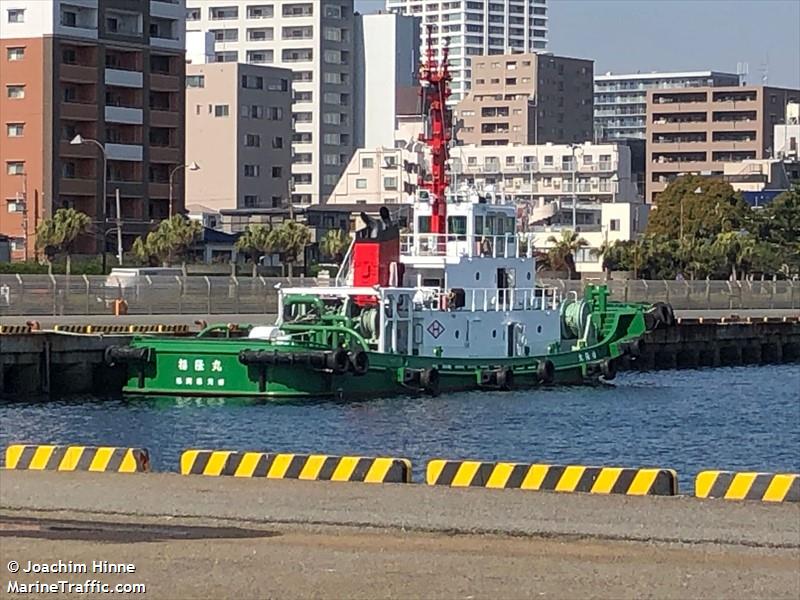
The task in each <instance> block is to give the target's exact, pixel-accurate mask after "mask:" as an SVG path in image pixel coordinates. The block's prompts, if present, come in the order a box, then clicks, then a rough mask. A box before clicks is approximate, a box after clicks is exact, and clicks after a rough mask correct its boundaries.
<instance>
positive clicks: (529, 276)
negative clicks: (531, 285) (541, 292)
mask: <svg viewBox="0 0 800 600" xmlns="http://www.w3.org/2000/svg"><path fill="white" fill-rule="evenodd" d="M527 276H528V281H530V280H531V274H530V273H528V274H527Z"/></svg>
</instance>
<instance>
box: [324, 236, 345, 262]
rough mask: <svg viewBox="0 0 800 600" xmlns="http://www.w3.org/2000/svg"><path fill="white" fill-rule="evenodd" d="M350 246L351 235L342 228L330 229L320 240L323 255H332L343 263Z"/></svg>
mask: <svg viewBox="0 0 800 600" xmlns="http://www.w3.org/2000/svg"><path fill="white" fill-rule="evenodd" d="M349 246H350V236H348V235H347V233H345V232H344V231H343V230H341V229H329V230H328V231H327V232H326V233H325V235H323V236H322V239H321V240H320V242H319V249H320V252H322V254H323V256H326V257H330V258H332V259H333V260H335V261H336V262H337V263H341V262H342V259H343V258H344V253H345V252H346V251H347V248H348V247H349Z"/></svg>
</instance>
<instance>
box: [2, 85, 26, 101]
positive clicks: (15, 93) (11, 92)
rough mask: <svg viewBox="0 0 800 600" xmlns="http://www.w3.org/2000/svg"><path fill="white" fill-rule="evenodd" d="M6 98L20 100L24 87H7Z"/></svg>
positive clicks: (23, 94)
mask: <svg viewBox="0 0 800 600" xmlns="http://www.w3.org/2000/svg"><path fill="white" fill-rule="evenodd" d="M6 96H7V97H8V98H11V99H12V100H21V99H22V98H24V97H25V86H24V85H7V86H6Z"/></svg>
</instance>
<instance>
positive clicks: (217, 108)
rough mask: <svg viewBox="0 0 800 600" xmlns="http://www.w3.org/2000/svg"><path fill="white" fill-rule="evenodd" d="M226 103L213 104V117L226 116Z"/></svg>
mask: <svg viewBox="0 0 800 600" xmlns="http://www.w3.org/2000/svg"><path fill="white" fill-rule="evenodd" d="M228 113H229V111H228V105H227V104H215V105H214V116H215V117H227V116H228Z"/></svg>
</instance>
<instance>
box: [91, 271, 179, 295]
mask: <svg viewBox="0 0 800 600" xmlns="http://www.w3.org/2000/svg"><path fill="white" fill-rule="evenodd" d="M148 277H151V278H152V277H159V278H160V277H183V270H182V269H180V268H175V267H142V268H130V269H128V268H115V269H111V273H109V274H108V277H106V282H105V288H106V294H105V295H106V302H110V301H113V299H115V298H118V297H121V296H122V297H126V298H137V297H138V296H139V288H140V287H144V288H147V287H148V285H149V284H148V281H147V278H148Z"/></svg>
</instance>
